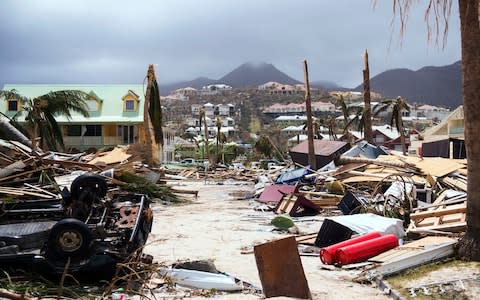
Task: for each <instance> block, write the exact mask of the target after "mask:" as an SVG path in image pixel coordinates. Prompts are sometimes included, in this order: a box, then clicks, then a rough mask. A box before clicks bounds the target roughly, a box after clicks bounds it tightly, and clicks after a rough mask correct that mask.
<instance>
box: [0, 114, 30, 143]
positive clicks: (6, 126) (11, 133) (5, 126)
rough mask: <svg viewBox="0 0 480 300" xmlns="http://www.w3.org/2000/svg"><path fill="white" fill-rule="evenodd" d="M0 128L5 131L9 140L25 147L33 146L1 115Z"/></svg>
mask: <svg viewBox="0 0 480 300" xmlns="http://www.w3.org/2000/svg"><path fill="white" fill-rule="evenodd" d="M0 127H1V128H2V130H3V131H5V134H6V135H7V137H8V138H9V139H12V140H15V141H18V142H20V143H22V144H24V145H25V146H31V145H32V141H30V140H29V139H28V138H27V137H26V136H25V135H24V134H23V133H22V132H20V130H18V129H17V128H15V126H13V125H12V124H11V123H10V120H9V119H8V118H7V117H5V116H3V115H2V114H0Z"/></svg>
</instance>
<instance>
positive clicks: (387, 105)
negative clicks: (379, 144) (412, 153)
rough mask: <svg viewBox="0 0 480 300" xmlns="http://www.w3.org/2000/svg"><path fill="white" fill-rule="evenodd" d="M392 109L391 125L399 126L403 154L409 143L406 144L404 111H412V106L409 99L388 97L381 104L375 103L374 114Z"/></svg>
mask: <svg viewBox="0 0 480 300" xmlns="http://www.w3.org/2000/svg"><path fill="white" fill-rule="evenodd" d="M389 109H391V110H392V116H391V117H390V126H393V124H395V128H397V130H398V132H399V133H400V142H401V143H402V152H403V155H406V154H407V145H406V144H405V128H404V126H403V119H402V113H403V112H404V111H408V112H409V111H410V106H409V105H408V103H407V101H405V99H403V98H402V97H397V98H396V99H387V100H384V101H382V102H380V103H379V104H377V105H375V107H374V116H377V115H378V114H379V113H381V112H384V111H387V110H389Z"/></svg>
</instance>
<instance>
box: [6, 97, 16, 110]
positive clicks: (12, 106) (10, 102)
mask: <svg viewBox="0 0 480 300" xmlns="http://www.w3.org/2000/svg"><path fill="white" fill-rule="evenodd" d="M8 111H18V100H17V99H10V100H8Z"/></svg>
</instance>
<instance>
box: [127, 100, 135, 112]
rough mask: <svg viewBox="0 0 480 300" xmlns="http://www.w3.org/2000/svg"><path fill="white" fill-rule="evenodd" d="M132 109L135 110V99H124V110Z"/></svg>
mask: <svg viewBox="0 0 480 300" xmlns="http://www.w3.org/2000/svg"><path fill="white" fill-rule="evenodd" d="M134 110H135V101H134V100H125V111H134Z"/></svg>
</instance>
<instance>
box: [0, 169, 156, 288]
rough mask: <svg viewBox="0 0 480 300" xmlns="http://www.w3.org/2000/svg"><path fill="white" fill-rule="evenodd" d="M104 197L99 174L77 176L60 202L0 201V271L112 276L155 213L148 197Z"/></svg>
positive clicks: (138, 247) (139, 241) (145, 232)
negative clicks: (21, 268)
mask: <svg viewBox="0 0 480 300" xmlns="http://www.w3.org/2000/svg"><path fill="white" fill-rule="evenodd" d="M106 195H107V183H106V182H105V180H104V178H103V177H101V176H100V175H92V174H86V175H81V176H79V177H77V178H76V179H75V180H74V181H73V182H72V184H71V187H70V191H69V192H68V191H66V190H65V191H64V192H62V198H61V199H52V200H50V199H49V200H37V199H33V200H16V199H13V200H11V199H9V201H1V208H0V267H2V268H3V267H7V266H15V267H18V266H20V265H23V266H25V267H28V268H30V267H31V268H33V269H34V270H36V271H40V272H42V273H49V274H62V273H63V272H64V271H65V265H66V264H67V261H69V267H68V270H69V273H75V272H80V273H89V272H90V273H92V274H93V275H94V276H96V275H98V276H100V277H101V278H110V277H112V276H113V275H114V274H115V267H116V264H117V263H119V262H124V261H126V260H127V259H129V257H130V256H131V255H132V254H133V253H136V252H137V251H139V252H141V249H142V247H143V245H144V244H145V242H146V240H147V238H148V235H149V233H150V230H151V227H152V222H153V214H152V211H151V210H150V208H149V205H150V200H149V198H148V196H146V195H143V194H135V193H117V194H114V195H113V196H111V197H106Z"/></svg>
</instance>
